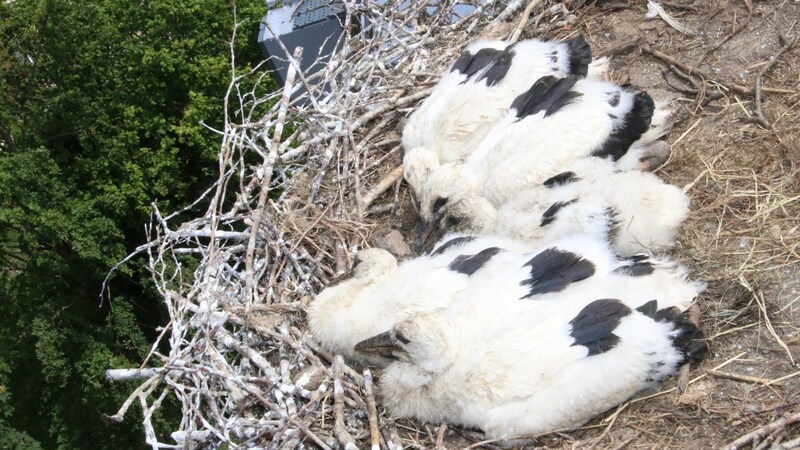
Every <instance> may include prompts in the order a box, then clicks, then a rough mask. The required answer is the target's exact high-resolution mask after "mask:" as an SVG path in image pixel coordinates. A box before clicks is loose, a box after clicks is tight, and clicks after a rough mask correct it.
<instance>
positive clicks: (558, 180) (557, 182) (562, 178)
mask: <svg viewBox="0 0 800 450" xmlns="http://www.w3.org/2000/svg"><path fill="white" fill-rule="evenodd" d="M578 180H580V178H578V176H577V175H575V172H572V171H569V172H561V173H559V174H557V175H553V176H552V177H550V178H548V179H546V180H544V183H542V184H543V185H544V187H546V188H549V189H552V188H554V187H556V186H563V185H565V184H569V183H572V182H573V181H578Z"/></svg>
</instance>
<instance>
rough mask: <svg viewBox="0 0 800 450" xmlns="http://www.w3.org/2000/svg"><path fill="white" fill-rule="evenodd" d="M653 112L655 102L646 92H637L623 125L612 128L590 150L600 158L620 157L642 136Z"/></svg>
mask: <svg viewBox="0 0 800 450" xmlns="http://www.w3.org/2000/svg"><path fill="white" fill-rule="evenodd" d="M654 112H655V102H653V99H652V97H650V96H649V95H648V94H647V93H646V92H639V93H638V94H636V97H635V98H634V100H633V107H632V108H631V110H630V111H628V113H627V114H625V118H624V119H623V125H622V126H621V127H619V128H617V129H616V130H614V131H613V132H612V133H611V135H609V136H608V138H607V139H606V140H605V141H604V142H603V144H602V145H601V146H600V148H598V149H597V150H595V151H594V152H592V155H594V156H599V157H601V158H606V157H609V156H610V157H611V158H612V159H613V160H614V161H617V160H618V159H620V158H622V157H623V156H624V155H625V153H627V152H628V149H629V148H630V147H631V144H633V143H634V142H636V141H637V140H638V139H639V138H641V137H642V135H643V134H644V133H646V132H647V130H648V129H649V128H650V123H651V122H652V120H653V113H654Z"/></svg>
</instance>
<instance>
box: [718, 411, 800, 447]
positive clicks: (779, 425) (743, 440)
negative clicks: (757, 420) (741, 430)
mask: <svg viewBox="0 0 800 450" xmlns="http://www.w3.org/2000/svg"><path fill="white" fill-rule="evenodd" d="M797 422H800V412H798V413H794V414H792V415H790V416H788V417H785V418H783V419H780V420H776V421H774V422H772V423H769V424H767V425H764V426H763V427H760V428H757V429H755V430H753V431H751V432H749V433H747V434H745V435H744V436H742V437H740V438H739V439H736V440H735V441H733V442H731V443H730V444H728V445H726V446H724V447H722V448H721V450H738V449H740V448H743V447H744V446H745V445H747V444H750V443H753V444H755V443H757V442H759V441H761V440H762V439H764V438H765V437H766V436H768V435H770V434H771V433H774V432H775V431H777V430H783V429H786V427H788V426H789V425H792V424H794V423H797Z"/></svg>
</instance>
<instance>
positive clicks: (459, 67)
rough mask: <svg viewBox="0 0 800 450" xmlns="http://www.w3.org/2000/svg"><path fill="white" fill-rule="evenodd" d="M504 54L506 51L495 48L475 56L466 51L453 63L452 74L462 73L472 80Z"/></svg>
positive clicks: (482, 51) (479, 51)
mask: <svg viewBox="0 0 800 450" xmlns="http://www.w3.org/2000/svg"><path fill="white" fill-rule="evenodd" d="M503 52H504V50H497V49H494V48H482V49H480V50H478V51H477V52H476V53H474V54H473V53H470V52H468V51H465V52H463V53H462V54H461V56H459V57H458V59H457V60H456V62H454V63H453V66H452V67H451V68H450V72H456V71H457V72H461V73H463V74H464V75H466V76H467V78H471V77H472V76H473V75H475V74H476V73H478V72H480V71H481V70H483V69H485V68H487V67H489V66H490V65H492V64H493V63H494V61H495V60H496V59H497V58H498V57H500V55H501V54H502V53H503Z"/></svg>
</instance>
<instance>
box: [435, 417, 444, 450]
mask: <svg viewBox="0 0 800 450" xmlns="http://www.w3.org/2000/svg"><path fill="white" fill-rule="evenodd" d="M445 432H447V424H446V423H442V424H441V425H439V431H438V432H437V433H436V447H435V449H436V450H442V448H443V443H444V434H445Z"/></svg>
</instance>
